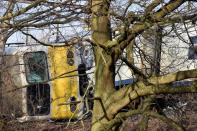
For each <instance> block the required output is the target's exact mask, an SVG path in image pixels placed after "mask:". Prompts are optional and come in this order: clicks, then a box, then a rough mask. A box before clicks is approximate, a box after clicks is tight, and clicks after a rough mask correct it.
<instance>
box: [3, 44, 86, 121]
mask: <svg viewBox="0 0 197 131" xmlns="http://www.w3.org/2000/svg"><path fill="white" fill-rule="evenodd" d="M6 59H7V62H6V64H5V66H10V65H15V64H16V63H14V62H15V61H17V64H16V65H15V66H10V67H12V69H9V70H8V72H9V74H10V76H11V77H12V80H13V82H14V85H15V87H13V86H12V87H10V88H9V89H8V88H6V89H5V90H6V91H8V90H13V88H14V90H16V89H17V90H18V91H19V90H20V91H19V92H18V94H17V95H18V96H19V99H18V103H21V107H22V108H21V112H22V113H21V114H22V116H21V117H20V119H19V120H20V121H28V120H34V119H49V118H50V119H55V120H56V119H70V118H73V119H74V118H77V117H79V115H81V114H82V111H83V108H84V105H83V103H79V104H72V102H74V101H81V100H82V96H81V94H80V89H79V87H80V85H79V77H78V65H79V64H80V62H79V61H80V60H79V57H78V56H77V55H76V53H75V48H74V47H46V46H42V45H31V46H27V45H24V46H20V47H19V46H16V47H14V46H11V47H6V50H5V60H6ZM13 59H15V60H13ZM9 60H11V61H9ZM24 87H25V88H24ZM10 95H13V94H12V93H10ZM10 98H11V97H9V99H10ZM5 99H6V98H5ZM65 103H67V104H65ZM69 103H70V104H69Z"/></svg>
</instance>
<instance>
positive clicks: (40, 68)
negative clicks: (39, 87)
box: [24, 51, 48, 84]
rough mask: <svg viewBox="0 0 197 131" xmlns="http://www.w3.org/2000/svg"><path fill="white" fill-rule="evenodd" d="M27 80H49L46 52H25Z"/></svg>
mask: <svg viewBox="0 0 197 131" xmlns="http://www.w3.org/2000/svg"><path fill="white" fill-rule="evenodd" d="M24 62H25V72H26V78H27V82H28V83H30V84H34V83H40V82H44V81H47V80H48V68H47V57H46V54H45V52H43V51H38V52H28V53H25V54H24Z"/></svg>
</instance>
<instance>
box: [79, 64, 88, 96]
mask: <svg viewBox="0 0 197 131" xmlns="http://www.w3.org/2000/svg"><path fill="white" fill-rule="evenodd" d="M78 74H79V94H80V95H81V96H83V95H84V94H85V91H86V89H87V87H88V77H87V74H86V65H85V64H79V66H78Z"/></svg>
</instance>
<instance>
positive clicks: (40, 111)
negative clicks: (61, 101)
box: [27, 84, 50, 116]
mask: <svg viewBox="0 0 197 131" xmlns="http://www.w3.org/2000/svg"><path fill="white" fill-rule="evenodd" d="M27 113H28V115H30V116H36V115H48V114H49V113H50V86H49V85H48V84H34V85H30V86H28V87H27Z"/></svg>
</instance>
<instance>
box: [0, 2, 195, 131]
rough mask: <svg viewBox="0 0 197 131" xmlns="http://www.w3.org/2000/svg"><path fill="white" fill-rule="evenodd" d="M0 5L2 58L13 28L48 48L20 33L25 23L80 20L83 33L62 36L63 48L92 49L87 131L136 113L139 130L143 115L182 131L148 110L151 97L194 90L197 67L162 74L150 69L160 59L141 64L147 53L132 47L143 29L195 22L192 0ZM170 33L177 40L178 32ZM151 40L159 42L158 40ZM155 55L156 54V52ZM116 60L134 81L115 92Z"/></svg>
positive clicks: (38, 25)
mask: <svg viewBox="0 0 197 131" xmlns="http://www.w3.org/2000/svg"><path fill="white" fill-rule="evenodd" d="M188 3H189V4H188ZM0 5H1V6H2V7H1V16H0V32H1V34H0V49H1V52H0V55H1V56H3V50H4V45H5V42H6V41H7V39H8V38H9V37H10V36H11V35H12V34H13V33H15V32H16V31H19V32H21V33H23V34H25V35H28V36H30V37H31V38H32V39H34V40H36V41H37V42H39V43H40V44H43V45H46V46H51V45H48V44H47V43H44V42H42V41H41V40H39V39H37V38H36V37H35V36H33V35H31V34H30V33H27V32H25V31H24V28H26V27H34V28H43V27H46V26H51V25H56V24H60V25H61V24H62V25H65V24H69V23H72V22H75V23H83V25H84V24H85V27H86V28H88V29H84V32H86V35H84V33H82V34H77V33H75V34H73V37H70V38H69V39H65V46H67V45H70V44H75V43H79V42H83V41H86V42H89V43H90V44H92V46H93V49H94V57H95V87H94V107H93V116H92V127H91V130H92V131H100V130H117V129H119V128H120V126H121V124H122V123H123V121H124V120H126V119H127V118H128V117H131V116H134V115H137V114H140V115H142V116H143V119H142V121H141V124H140V127H139V129H140V130H145V129H146V127H147V124H148V119H149V118H151V117H156V118H158V119H161V120H162V121H164V122H166V123H168V124H170V125H171V126H172V127H173V128H175V129H177V130H184V129H183V128H182V127H181V126H179V125H178V124H176V122H174V121H173V120H171V119H169V118H167V117H165V116H163V115H161V114H158V113H157V112H154V111H153V110H152V108H150V105H151V102H152V98H153V97H155V96H156V95H159V94H176V93H192V92H197V81H196V80H195V78H197V69H192V70H184V71H177V72H168V74H166V73H162V72H161V71H159V72H158V71H154V69H155V68H158V67H159V66H160V64H161V63H160V60H159V59H161V58H160V57H157V58H158V59H157V62H156V63H157V64H156V65H155V63H154V62H153V61H152V63H154V64H152V63H151V62H150V61H148V62H147V59H146V58H147V57H148V55H147V52H146V51H143V48H142V47H138V45H137V44H136V42H134V41H135V39H136V38H138V37H139V36H145V34H147V32H149V33H150V32H151V31H154V30H155V29H157V31H158V29H159V28H163V29H164V28H165V27H172V26H176V24H175V23H181V24H183V25H185V23H186V22H188V21H192V22H193V23H195V22H196V19H197V14H196V13H195V12H196V2H195V0H193V1H192V0H166V1H162V0H150V1H147V0H142V1H138V0H128V1H127V0H125V1H119V0H115V1H110V0H91V1H75V0H67V1H57V2H56V1H55V2H53V1H49V0H37V1H35V2H31V1H29V2H28V1H19V0H18V1H17V0H15V1H12V0H10V1H4V0H3V1H1V2H0ZM188 5H189V6H188ZM64 30H66V28H64ZM87 30H88V31H87ZM172 30H174V29H172ZM186 31H187V30H186ZM76 32H77V31H76ZM149 33H148V34H149ZM89 35H91V39H89V37H88V36H89ZM149 36H150V34H149ZM156 36H160V38H163V37H164V34H159V33H158V34H156ZM176 37H177V38H178V36H176ZM144 38H146V37H144ZM160 38H159V39H160ZM155 39H156V38H155ZM146 44H147V45H148V44H150V43H148V42H147V43H145V45H146ZM156 44H161V41H160V42H156ZM134 48H138V51H137V52H138V54H139V55H140V56H141V57H140V60H141V65H142V67H144V69H140V67H138V66H136V64H135V63H134V62H133V59H135V56H134V55H132V54H134ZM129 49H133V50H129ZM125 50H127V56H130V57H125V55H124V52H125ZM159 54H161V50H160V51H159ZM120 59H121V60H122V61H123V62H124V63H125V64H126V65H127V66H128V67H129V68H130V70H131V71H132V73H133V76H134V77H133V78H135V82H134V83H132V84H130V85H127V86H125V87H123V88H121V89H119V90H116V89H115V76H116V71H117V70H116V63H117V61H119V60H120ZM1 61H2V59H1ZM148 65H150V66H152V67H153V69H152V70H151V72H156V73H146V72H147V71H146V70H148V67H150V66H148ZM191 78H192V79H194V81H193V83H192V84H191V85H188V86H184V87H182V86H180V87H179V86H178V87H176V88H172V86H171V83H173V82H175V81H181V80H186V79H191ZM147 96H150V97H147ZM144 97H145V98H144ZM141 98H144V99H141ZM136 99H140V100H141V101H140V104H139V105H138V106H137V107H136V108H135V109H134V108H131V109H130V110H128V111H127V112H122V109H123V108H125V107H126V106H128V105H130V104H132V103H134V102H136Z"/></svg>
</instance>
